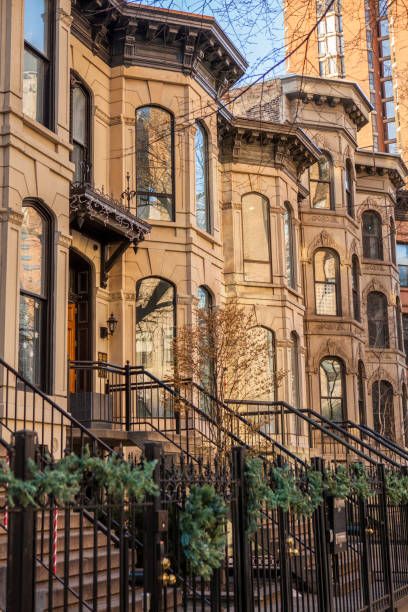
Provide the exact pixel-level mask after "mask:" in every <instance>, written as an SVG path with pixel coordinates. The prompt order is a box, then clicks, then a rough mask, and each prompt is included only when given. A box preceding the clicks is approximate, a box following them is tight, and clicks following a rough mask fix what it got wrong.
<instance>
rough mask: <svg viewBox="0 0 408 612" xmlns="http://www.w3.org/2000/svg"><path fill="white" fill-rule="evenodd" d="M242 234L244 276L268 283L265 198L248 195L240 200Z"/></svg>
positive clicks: (267, 206) (267, 222) (268, 266)
mask: <svg viewBox="0 0 408 612" xmlns="http://www.w3.org/2000/svg"><path fill="white" fill-rule="evenodd" d="M242 233H243V243H244V260H245V262H246V263H245V275H246V276H247V278H251V280H260V281H265V282H268V281H269V280H270V252H269V204H268V201H267V199H266V198H264V197H263V196H261V195H258V194H257V193H250V194H248V195H246V196H244V197H243V198H242ZM247 262H263V263H262V264H260V263H256V264H255V263H254V264H249V263H247ZM265 264H267V265H265Z"/></svg>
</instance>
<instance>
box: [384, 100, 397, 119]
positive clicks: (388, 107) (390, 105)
mask: <svg viewBox="0 0 408 612" xmlns="http://www.w3.org/2000/svg"><path fill="white" fill-rule="evenodd" d="M383 109H384V116H385V117H386V119H391V118H392V117H394V116H395V106H394V102H393V101H391V100H390V101H389V102H386V103H385V104H383Z"/></svg>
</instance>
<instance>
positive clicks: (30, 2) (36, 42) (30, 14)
mask: <svg viewBox="0 0 408 612" xmlns="http://www.w3.org/2000/svg"><path fill="white" fill-rule="evenodd" d="M53 38H54V26H53V15H52V11H51V2H50V0H25V3H24V68H23V112H24V113H25V114H26V115H28V116H29V117H31V119H34V120H35V121H38V122H39V123H42V124H43V125H45V126H46V127H51V121H52V112H51V111H52V96H51V80H52V78H51V77H52V74H51V73H52V57H53V49H52V47H53Z"/></svg>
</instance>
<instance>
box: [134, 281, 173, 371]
mask: <svg viewBox="0 0 408 612" xmlns="http://www.w3.org/2000/svg"><path fill="white" fill-rule="evenodd" d="M174 317H175V313H174V288H173V286H172V285H171V284H170V283H168V282H167V281H165V280H163V279H160V278H146V279H144V280H142V281H139V282H138V284H137V287H136V355H137V364H138V365H143V366H145V368H147V369H148V370H149V371H150V372H152V373H153V374H154V375H155V376H157V377H158V378H164V377H172V376H173V335H174V326H175V318H174Z"/></svg>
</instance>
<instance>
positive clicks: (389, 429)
mask: <svg viewBox="0 0 408 612" xmlns="http://www.w3.org/2000/svg"><path fill="white" fill-rule="evenodd" d="M372 398H373V415H374V429H375V430H376V431H378V432H379V433H380V434H381V435H383V436H386V437H387V438H391V439H393V438H394V437H395V427H394V407H393V399H394V398H393V389H392V385H391V384H390V383H389V382H388V381H386V380H381V381H376V382H375V383H374V384H373V386H372Z"/></svg>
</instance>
